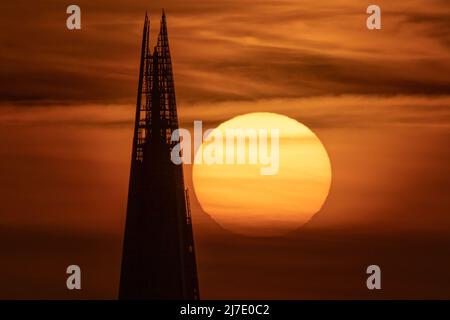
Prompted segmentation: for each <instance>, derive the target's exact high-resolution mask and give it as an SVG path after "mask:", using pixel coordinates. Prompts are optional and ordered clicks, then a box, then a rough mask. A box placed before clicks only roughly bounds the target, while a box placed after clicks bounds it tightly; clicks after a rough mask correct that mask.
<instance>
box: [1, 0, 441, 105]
mask: <svg viewBox="0 0 450 320" xmlns="http://www.w3.org/2000/svg"><path fill="white" fill-rule="evenodd" d="M379 4H380V6H381V8H382V17H383V28H382V30H381V31H380V32H371V31H368V30H367V29H366V28H365V18H366V14H365V8H364V6H362V5H361V4H359V3H354V2H351V1H340V2H338V3H336V2H335V1H326V2H320V3H311V2H310V1H308V2H306V1H277V2H276V3H270V2H260V1H250V2H245V3H242V2H241V1H225V2H224V1H200V2H198V1H196V2H186V1H180V0H175V1H169V2H164V3H163V2H154V3H147V2H145V1H134V2H132V3H129V2H125V1H107V2H106V1H98V2H92V1H80V2H79V5H80V7H81V9H82V30H81V31H77V32H72V31H68V30H67V29H66V28H65V18H66V14H65V5H64V4H62V3H55V2H53V1H41V2H39V3H29V4H27V5H26V6H24V8H23V9H22V8H21V9H20V10H19V9H18V6H16V5H14V4H9V3H2V4H1V10H2V12H8V15H7V16H5V19H2V21H0V30H2V31H1V32H0V40H1V41H2V43H3V48H4V49H3V50H2V52H1V53H0V58H1V59H2V61H3V62H4V66H3V67H2V68H3V70H2V74H1V78H0V97H1V98H0V105H8V104H18V105H43V104H73V105H77V104H105V103H115V104H117V103H120V104H123V103H133V102H134V100H135V96H136V85H137V74H138V70H137V68H138V59H139V45H140V37H141V29H142V18H143V14H144V11H145V10H146V9H148V10H149V12H150V14H151V18H152V31H151V33H152V41H153V43H154V40H155V37H156V33H157V30H158V24H159V13H160V9H161V8H162V7H165V8H166V10H167V12H168V23H169V36H170V42H171V49H172V56H173V59H174V68H175V70H174V72H175V81H176V89H177V95H178V100H179V101H181V102H186V103H191V102H205V101H234V100H259V99H274V98H279V99H280V98H286V97H288V98H298V97H309V96H315V95H320V96H323V95H334V94H380V95H384V94H429V95H440V94H448V93H450V92H449V91H450V90H449V88H450V80H449V79H448V77H447V74H448V73H449V72H450V63H449V61H450V59H449V58H450V53H449V51H448V43H449V38H448V32H445V31H446V30H448V29H449V25H450V23H448V21H447V19H446V16H445V12H446V8H448V6H449V4H448V3H447V2H442V1H423V0H422V1H418V0H417V1H414V5H406V4H401V3H395V4H392V3H390V2H387V1H381V2H380V3H379ZM447 11H448V10H447Z"/></svg>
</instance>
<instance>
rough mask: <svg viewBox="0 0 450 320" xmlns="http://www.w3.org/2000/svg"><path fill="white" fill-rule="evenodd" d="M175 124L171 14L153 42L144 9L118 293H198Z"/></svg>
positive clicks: (140, 296) (137, 296)
mask: <svg viewBox="0 0 450 320" xmlns="http://www.w3.org/2000/svg"><path fill="white" fill-rule="evenodd" d="M177 128H178V118H177V109H176V102H175V90H174V81H173V74H172V62H171V58H170V50H169V41H168V36H167V25H166V17H165V14H164V12H163V14H162V18H161V25H160V31H159V35H158V39H157V43H156V45H155V46H154V47H153V50H151V47H150V21H149V19H148V17H147V15H146V16H145V21H144V31H143V38H142V51H141V59H140V69H139V83H138V96H137V106H136V120H135V126H134V138H133V147H132V157H131V170H130V182H129V191H128V206H127V215H126V225H125V235H124V243H123V254H122V267H121V275H120V287H119V299H199V290H198V280H197V269H196V260H195V248H194V241H193V233H192V224H191V216H190V209H189V198H188V193H187V190H186V189H185V186H184V181H183V167H182V165H175V164H174V163H173V162H172V161H171V160H170V152H171V150H172V148H173V147H174V145H175V144H176V143H177V142H171V135H172V132H173V131H174V130H176V129H177Z"/></svg>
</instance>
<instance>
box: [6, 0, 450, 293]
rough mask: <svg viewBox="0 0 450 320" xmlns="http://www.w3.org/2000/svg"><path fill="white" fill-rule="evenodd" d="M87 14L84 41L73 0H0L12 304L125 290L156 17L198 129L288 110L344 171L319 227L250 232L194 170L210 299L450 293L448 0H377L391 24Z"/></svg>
mask: <svg viewBox="0 0 450 320" xmlns="http://www.w3.org/2000/svg"><path fill="white" fill-rule="evenodd" d="M77 4H78V5H79V6H80V7H81V14H82V21H81V23H82V29H81V30H79V31H69V30H67V28H66V26H65V20H66V17H67V14H66V12H65V11H66V6H67V5H68V4H66V3H63V2H61V1H39V3H35V2H32V1H14V2H11V1H9V2H5V1H4V2H2V3H1V4H0V15H1V19H0V43H1V44H2V50H1V51H0V61H1V62H0V66H1V73H0V145H1V146H2V147H1V148H0V199H1V203H2V205H1V206H0V216H1V221H0V238H1V239H0V243H2V245H1V246H2V250H0V252H1V253H0V259H1V261H2V265H1V266H0V274H1V275H2V277H4V279H2V280H1V281H0V297H1V298H115V297H116V296H117V286H118V277H119V271H120V270H119V266H120V257H121V243H122V235H123V223H124V219H125V208H126V195H127V187H128V175H129V164H130V154H131V141H132V130H133V129H132V124H133V116H134V108H135V100H136V91H137V76H138V61H139V54H140V48H139V46H140V41H141V33H142V26H143V19H144V15H145V11H146V10H147V11H148V13H149V15H150V19H151V28H152V29H151V39H152V41H153V43H154V41H155V37H156V34H157V30H158V28H159V19H160V12H161V9H162V8H163V7H164V8H165V10H166V14H167V21H168V32H169V41H170V47H171V53H172V60H173V67H174V78H175V86H176V95H177V106H178V115H179V119H180V124H181V126H184V127H190V126H192V123H193V121H194V120H202V121H204V123H205V125H206V126H210V127H214V126H217V125H218V124H220V123H222V122H223V121H226V120H229V119H230V118H232V117H234V116H236V115H240V114H245V113H249V112H275V113H280V114H283V115H286V116H289V117H291V118H293V119H296V120H298V121H299V122H301V123H303V124H304V125H306V126H307V127H309V128H310V129H311V130H313V132H314V133H315V134H316V135H317V136H318V137H319V138H320V140H321V141H322V143H323V145H324V146H325V148H326V150H327V152H328V155H329V157H330V162H331V167H332V172H333V179H332V183H331V189H330V193H329V196H328V199H327V201H326V202H325V204H324V206H323V207H322V209H321V210H320V211H319V212H318V213H317V214H316V215H315V216H314V217H313V218H312V219H311V221H310V222H309V223H308V224H307V225H306V226H305V227H303V228H301V229H299V230H297V231H295V232H293V233H291V234H288V235H286V236H284V237H276V238H264V237H258V238H252V237H244V236H239V235H236V234H233V233H231V232H229V231H228V230H225V229H223V228H222V227H221V226H220V225H218V224H217V223H216V222H214V220H213V219H211V217H210V216H209V215H208V214H207V213H206V212H204V211H203V210H202V208H201V207H200V205H199V203H198V201H197V200H196V198H195V193H194V192H193V190H192V189H193V188H192V181H191V167H189V166H186V168H185V179H186V184H187V186H188V188H189V192H190V198H191V203H192V215H193V220H194V233H195V240H196V248H197V258H198V269H199V279H200V293H201V296H202V297H204V298H211V299H218V298H237V299H240V298H268V299H270V298H275V299H279V298H289V299H297V298H344V299H345V298H442V297H446V298H449V295H448V287H449V285H450V277H449V275H448V272H446V270H448V267H449V266H450V258H449V257H450V252H449V247H450V246H449V244H450V237H449V231H450V216H449V215H448V212H449V208H450V204H449V198H448V192H449V187H450V178H449V169H448V164H447V163H448V158H449V151H448V147H447V145H448V141H449V137H450V130H449V129H450V108H449V106H450V77H449V76H448V75H449V74H450V50H449V48H450V32H449V31H450V23H449V22H448V16H449V13H450V3H449V2H448V1H437V0H428V1H419V0H412V1H395V2H392V1H377V4H378V5H379V6H380V7H381V10H382V29H381V30H376V31H371V30H368V29H367V28H366V26H365V22H366V18H367V14H366V13H365V10H366V8H367V6H368V4H369V3H367V2H364V1H349V0H345V1H344V0H342V1H316V2H313V3H311V2H310V1H300V0H296V1H255V0H249V1H245V3H244V2H243V1H228V0H227V1H206V0H205V1H195V2H194V1H180V0H178V1H151V2H150V1H147V2H146V1H115V0H110V1H78V2H77ZM69 264H79V265H80V266H81V268H82V272H83V273H82V274H83V279H84V280H83V290H81V291H80V292H69V291H67V290H66V289H65V280H66V274H65V267H66V266H67V265H69ZM369 264H379V265H380V267H381V269H382V274H383V276H382V277H383V280H382V281H383V290H382V291H380V292H373V291H368V290H367V289H366V287H365V279H366V274H365V268H366V267H367V265H369ZM236 287H239V289H238V290H237V289H236Z"/></svg>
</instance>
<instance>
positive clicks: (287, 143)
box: [193, 113, 331, 236]
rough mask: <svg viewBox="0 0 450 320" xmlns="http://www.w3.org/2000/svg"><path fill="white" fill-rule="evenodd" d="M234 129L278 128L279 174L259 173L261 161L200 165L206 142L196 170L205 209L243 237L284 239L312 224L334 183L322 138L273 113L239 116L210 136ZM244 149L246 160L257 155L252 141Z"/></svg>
mask: <svg viewBox="0 0 450 320" xmlns="http://www.w3.org/2000/svg"><path fill="white" fill-rule="evenodd" d="M230 129H234V130H236V129H240V130H248V129H255V130H260V129H267V130H271V129H278V130H279V150H277V151H278V152H277V153H278V154H277V156H278V157H279V159H278V161H279V164H278V166H279V168H278V172H277V173H276V174H273V175H263V174H261V171H260V169H261V168H262V167H264V166H265V165H266V164H261V163H260V162H258V163H249V162H246V163H244V164H237V163H231V164H227V163H226V161H223V163H221V164H219V163H214V164H205V163H201V164H200V163H199V161H197V159H199V157H200V155H202V153H203V152H204V149H205V148H206V147H207V146H208V143H210V141H209V140H208V139H207V140H206V141H205V142H204V143H203V145H202V147H201V148H200V149H199V150H198V151H197V153H196V162H195V165H194V166H193V181H194V189H195V193H196V195H197V198H198V199H199V202H200V204H201V206H202V208H203V209H204V210H205V211H206V212H207V213H209V214H210V215H211V216H212V217H213V218H214V219H215V220H216V221H217V222H218V223H219V224H221V225H222V226H223V227H224V228H226V229H228V230H230V231H233V232H236V233H239V234H244V235H252V236H277V235H282V234H285V233H287V232H289V231H292V230H295V229H297V228H298V227H300V226H302V225H303V224H305V223H306V222H308V220H309V219H310V218H311V217H312V216H313V215H314V214H315V213H316V212H317V211H319V210H320V208H321V207H322V205H323V203H324V201H325V199H326V197H327V195H328V192H329V189H330V184H331V166H330V160H329V158H328V154H327V152H326V150H325V148H324V146H323V145H322V143H321V142H320V140H319V139H318V137H317V136H316V135H315V134H314V133H313V132H312V131H311V130H309V129H308V128H307V127H306V126H304V125H302V124H301V123H299V122H297V121H296V120H294V119H291V118H289V117H286V116H283V115H279V114H275V113H250V114H246V115H242V116H237V117H235V118H233V119H231V120H228V121H226V122H224V123H222V124H221V125H219V126H218V127H217V128H216V129H214V131H212V132H211V134H210V135H214V134H216V135H217V134H218V133H221V134H220V136H224V137H225V136H226V132H227V130H230ZM268 138H269V139H268V140H270V139H273V137H270V135H269V136H268ZM247 142H248V140H247ZM268 144H269V145H271V143H268ZM223 145H224V146H225V143H223ZM259 146H261V141H259ZM224 148H225V147H224ZM245 148H246V150H245V151H246V156H247V158H249V157H250V156H251V154H252V152H253V153H254V152H256V149H254V150H251V148H250V147H249V143H247V144H246V145H245ZM270 151H272V152H273V150H270V148H269V153H270ZM221 156H223V155H221ZM255 158H256V157H255ZM247 160H248V159H247Z"/></svg>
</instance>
